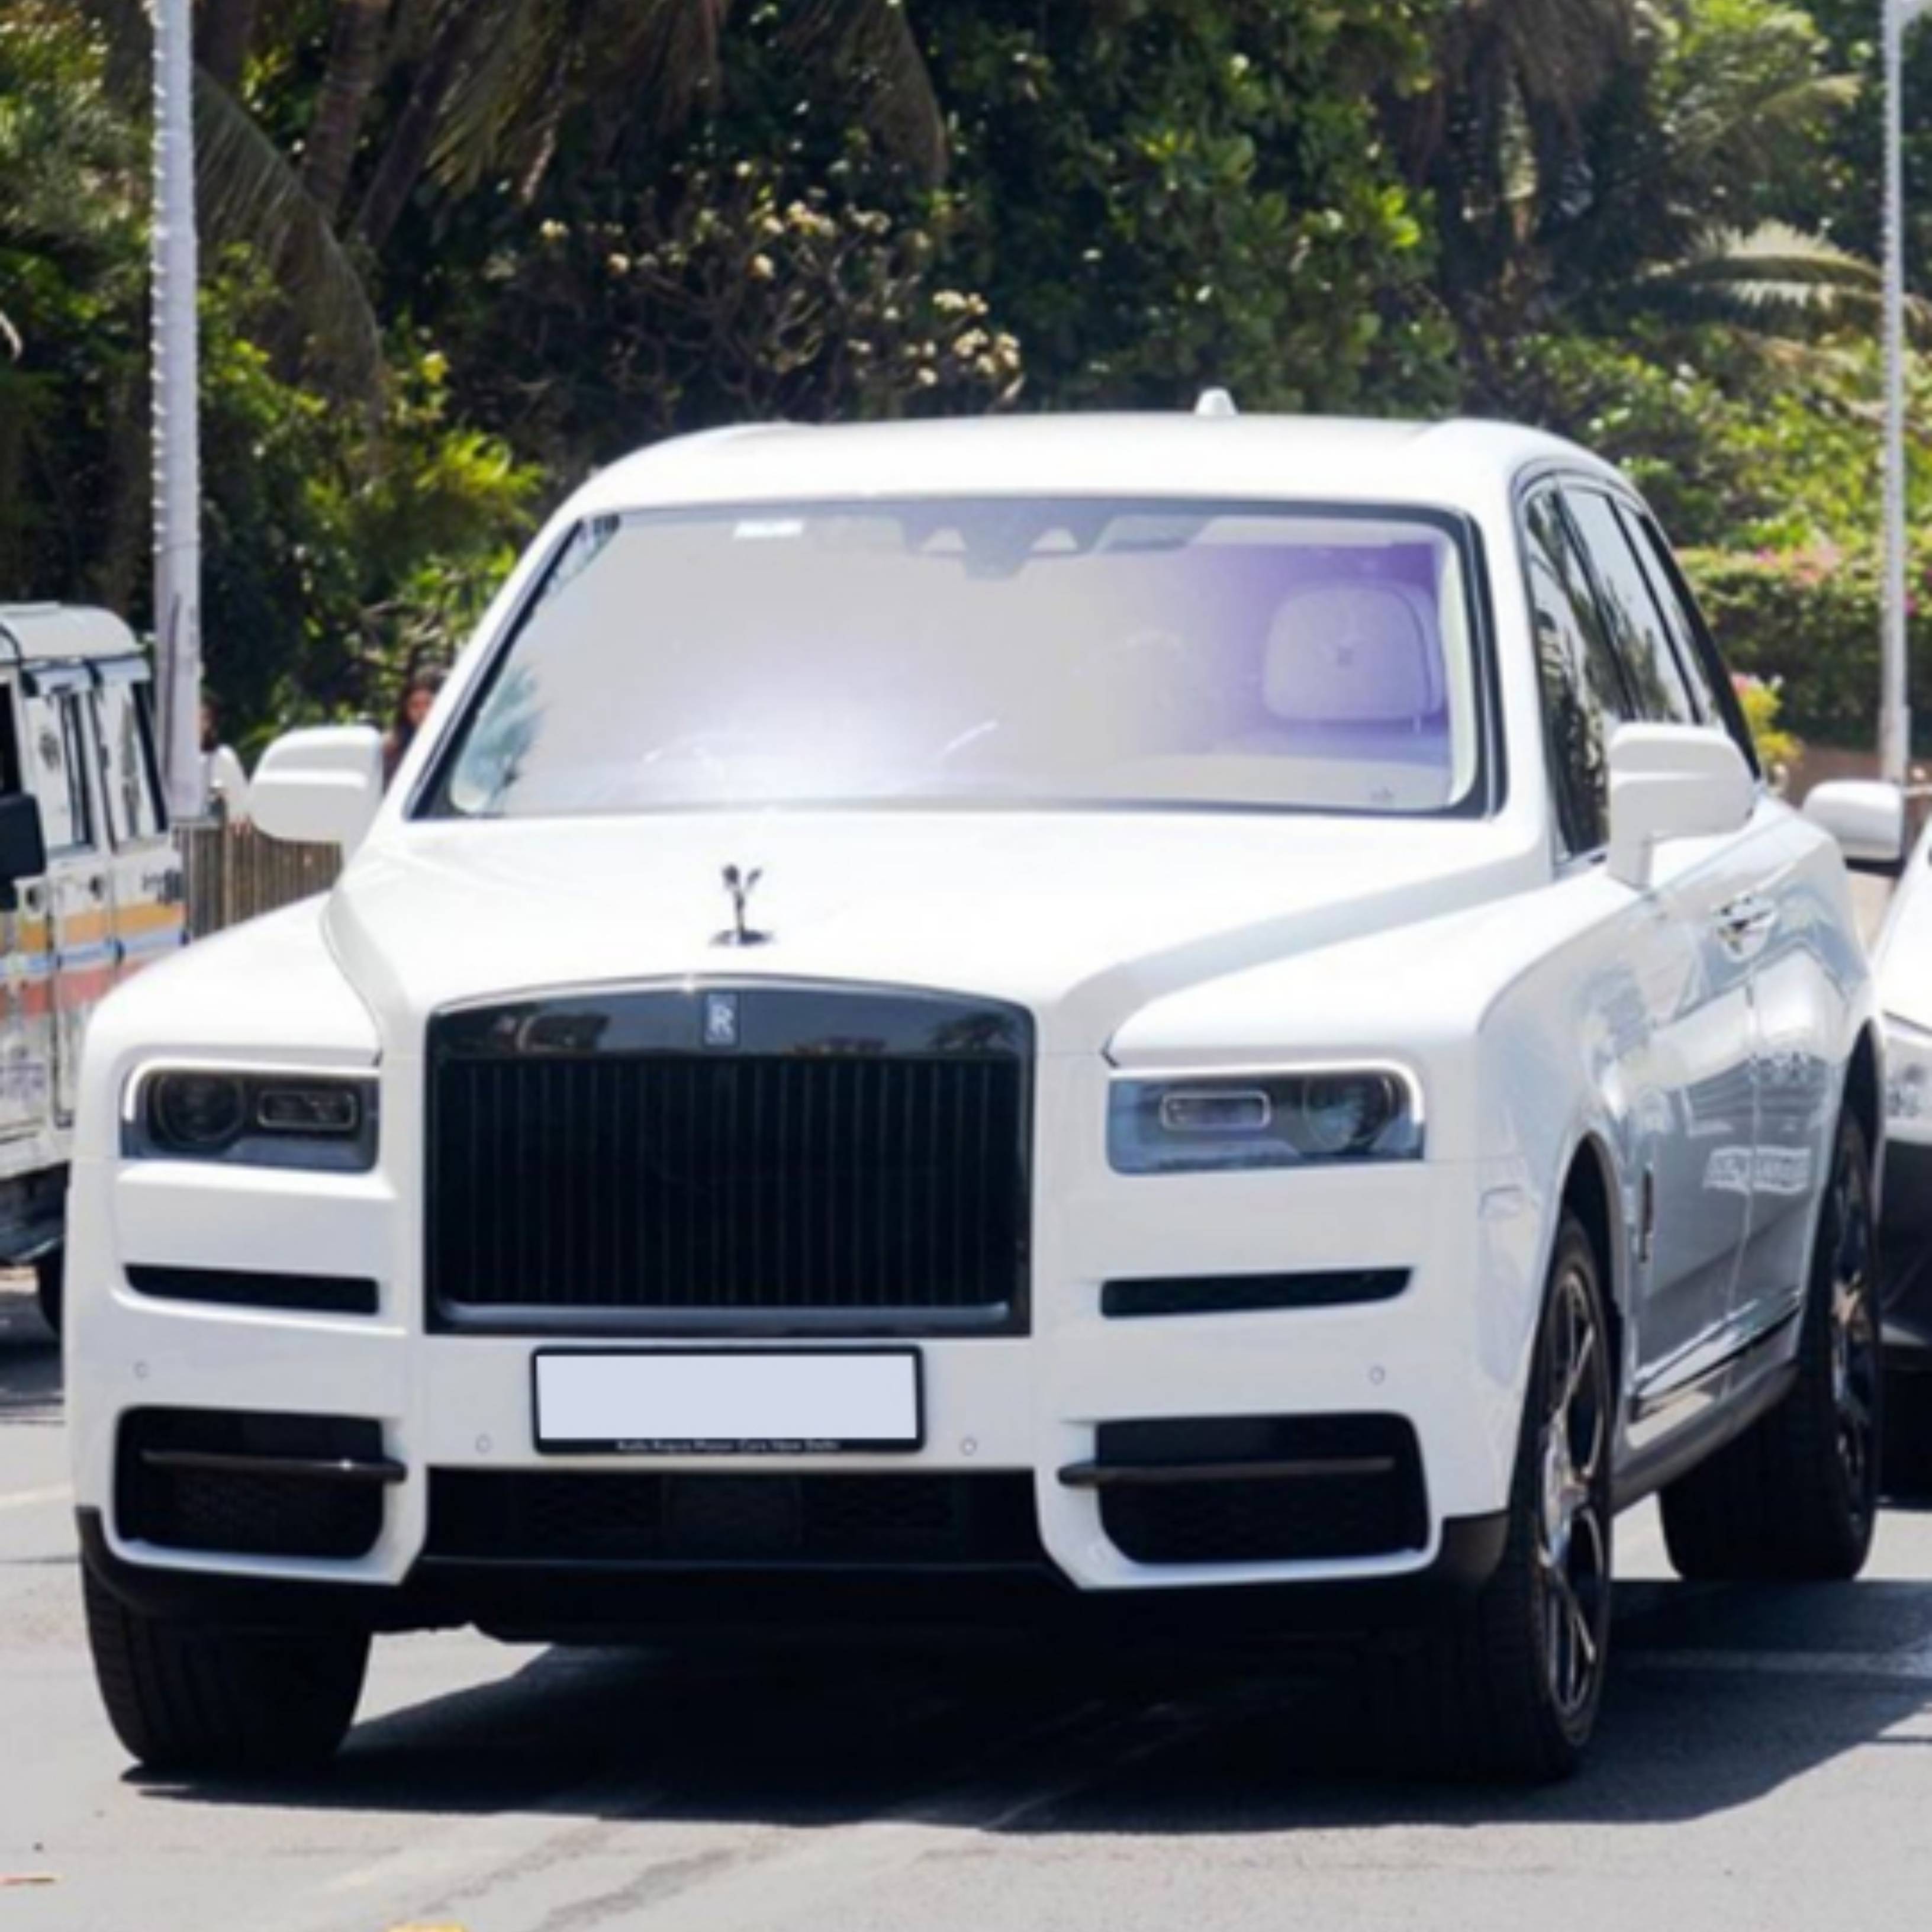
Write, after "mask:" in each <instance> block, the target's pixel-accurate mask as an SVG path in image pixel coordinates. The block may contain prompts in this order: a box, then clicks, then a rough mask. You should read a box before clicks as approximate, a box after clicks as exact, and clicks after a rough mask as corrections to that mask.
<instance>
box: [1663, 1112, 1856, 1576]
mask: <svg viewBox="0 0 1932 1932" xmlns="http://www.w3.org/2000/svg"><path fill="white" fill-rule="evenodd" d="M1877 1274H1878V1271H1877V1267H1876V1228H1875V1225H1874V1223H1873V1215H1872V1177H1871V1154H1870V1149H1869V1148H1867V1145H1866V1142H1865V1136H1864V1129H1863V1128H1862V1127H1860V1126H1859V1124H1858V1122H1857V1121H1855V1120H1853V1119H1852V1118H1849V1116H1848V1117H1847V1118H1846V1119H1844V1120H1843V1121H1841V1123H1840V1124H1839V1127H1838V1142H1837V1145H1836V1148H1835V1152H1834V1154H1833V1156H1832V1178H1831V1182H1830V1184H1829V1187H1828V1188H1827V1190H1826V1196H1825V1202H1824V1206H1823V1211H1822V1212H1821V1213H1820V1216H1819V1218H1818V1234H1817V1241H1816V1243H1815V1244H1814V1248H1813V1251H1812V1256H1811V1280H1810V1281H1809V1282H1808V1283H1807V1285H1806V1289H1807V1292H1806V1295H1805V1309H1804V1313H1803V1315H1802V1317H1801V1325H1800V1327H1799V1336H1798V1376H1797V1380H1796V1382H1794V1383H1793V1385H1792V1388H1791V1390H1790V1394H1787V1395H1786V1396H1785V1397H1784V1398H1783V1399H1782V1400H1781V1401H1780V1402H1779V1403H1778V1406H1777V1407H1776V1408H1775V1409H1772V1410H1771V1411H1770V1412H1769V1414H1767V1415H1764V1416H1763V1417H1761V1418H1760V1419H1759V1420H1758V1421H1757V1422H1755V1423H1754V1424H1752V1425H1751V1427H1750V1428H1749V1429H1748V1430H1746V1431H1745V1433H1744V1434H1743V1435H1742V1436H1739V1437H1738V1439H1736V1441H1735V1442H1730V1443H1728V1444H1727V1445H1725V1447H1724V1448H1722V1449H1720V1450H1719V1451H1718V1452H1717V1454H1715V1455H1714V1456H1712V1457H1711V1458H1710V1459H1709V1460H1708V1461H1707V1462H1704V1463H1700V1464H1699V1466H1697V1468H1696V1469H1693V1470H1692V1471H1691V1472H1690V1474H1689V1475H1686V1476H1684V1477H1682V1478H1680V1479H1679V1481H1676V1482H1675V1483H1673V1484H1671V1486H1670V1487H1669V1488H1668V1489H1667V1490H1665V1491H1664V1496H1663V1499H1662V1501H1663V1511H1664V1543H1665V1546H1666V1547H1667V1549H1668V1550H1669V1551H1670V1560H1671V1562H1672V1563H1673V1565H1675V1566H1676V1571H1677V1573H1678V1574H1679V1576H1681V1577H1686V1578H1688V1579H1690V1580H1692V1581H1694V1582H1698V1583H1704V1582H1728V1581H1746V1582H1764V1581H1774V1582H1790V1583H1807V1582H1835V1581H1843V1580H1845V1579H1846V1578H1848V1577H1855V1576H1856V1575H1857V1574H1858V1572H1859V1571H1861V1569H1863V1568H1864V1563H1865V1559H1866V1557H1867V1556H1868V1555H1869V1554H1870V1550H1871V1541H1872V1532H1873V1529H1874V1528H1875V1527H1876V1523H1877V1520H1878V1499H1879V1463H1880V1460H1881V1445H1882V1440H1883V1421H1884V1418H1883V1409H1884V1397H1883V1388H1884V1377H1883V1375H1882V1371H1881V1368H1880V1363H1879V1323H1878V1311H1877V1304H1876V1294H1875V1284H1876V1280H1877Z"/></svg>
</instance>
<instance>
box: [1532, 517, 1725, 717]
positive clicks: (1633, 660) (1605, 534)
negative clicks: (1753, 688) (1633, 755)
mask: <svg viewBox="0 0 1932 1932" xmlns="http://www.w3.org/2000/svg"><path fill="white" fill-rule="evenodd" d="M1563 500H1564V502H1565V505H1567V506H1568V508H1569V511H1570V514H1571V519H1572V520H1574V523H1576V526H1577V535H1578V536H1579V537H1580V538H1582V539H1583V550H1584V553H1585V554H1586V556H1588V557H1589V559H1590V567H1591V568H1592V571H1594V572H1595V575H1596V580H1597V590H1598V607H1599V608H1600V609H1601V610H1602V612H1603V613H1604V626H1605V628H1607V630H1608V631H1609V632H1610V637H1611V639H1612V640H1613V643H1615V644H1616V649H1617V655H1619V657H1620V658H1622V660H1623V665H1624V670H1625V672H1626V673H1627V674H1628V676H1629V679H1630V682H1631V688H1632V689H1633V691H1634V693H1635V694H1636V697H1637V703H1638V706H1639V707H1640V709H1641V710H1642V711H1643V715H1645V716H1646V718H1651V719H1652V720H1653V721H1655V722H1656V723H1658V724H1702V723H1703V721H1704V719H1705V718H1709V717H1712V716H1714V715H1715V713H1713V712H1710V711H1708V710H1706V711H1703V712H1700V709H1699V707H1698V703H1697V698H1696V697H1694V696H1693V694H1692V693H1691V686H1690V685H1689V684H1688V682H1686V680H1685V674H1684V670H1683V668H1682V666H1681V665H1680V664H1679V662H1678V658H1677V649H1676V645H1675V643H1673V640H1672V639H1671V637H1670V634H1669V632H1668V631H1667V629H1666V628H1665V626H1664V615H1663V613H1662V612H1661V610H1659V609H1658V603H1657V599H1656V598H1655V597H1654V596H1653V595H1652V594H1651V588H1650V582H1649V579H1648V578H1647V577H1646V576H1645V575H1644V573H1643V565H1642V564H1641V563H1640V562H1638V561H1637V552H1636V551H1635V550H1633V549H1632V548H1631V540H1630V538H1629V537H1628V535H1626V534H1625V530H1624V526H1623V525H1622V523H1620V522H1619V520H1618V518H1617V512H1616V507H1615V505H1613V504H1612V502H1611V501H1610V498H1609V497H1608V496H1605V495H1604V494H1603V493H1602V492H1601V491H1600V490H1579V489H1566V490H1565V491H1564V493H1563Z"/></svg>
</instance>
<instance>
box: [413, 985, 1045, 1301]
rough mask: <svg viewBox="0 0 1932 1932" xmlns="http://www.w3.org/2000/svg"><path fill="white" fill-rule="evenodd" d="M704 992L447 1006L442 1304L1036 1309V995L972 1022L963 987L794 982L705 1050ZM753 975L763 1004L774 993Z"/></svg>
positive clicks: (435, 1130)
mask: <svg viewBox="0 0 1932 1932" xmlns="http://www.w3.org/2000/svg"><path fill="white" fill-rule="evenodd" d="M700 995H701V989H700V993H699V994H694V993H692V992H690V991H688V989H681V990H680V991H679V992H677V993H676V994H655V993H642V992H640V993H637V994H604V995H584V996H582V997H581V998H578V999H575V1000H571V1001H565V1000H564V999H563V998H562V996H559V997H558V998H556V1000H554V1001H548V1002H532V1003H522V1004H517V1005H515V1006H511V1007H503V1008H499V1009H493V1010H488V1011H487V1012H481V1013H479V1012H478V1011H476V1010H464V1011H463V1013H460V1014H453V1015H445V1016H439V1018H438V1019H437V1021H435V1022H433V1024H432V1027H431V1042H430V1055H429V1061H430V1089H429V1094H428V1121H429V1127H428V1175H429V1183H430V1186H429V1203H428V1214H427V1217H426V1221H427V1236H426V1238H427V1244H428V1254H427V1257H426V1259H427V1264H428V1277H429V1282H430V1287H431V1310H432V1318H433V1319H445V1318H446V1319H448V1320H449V1321H451V1322H455V1323H456V1324H458V1325H466V1326H490V1325H492V1322H491V1318H492V1317H502V1318H503V1319H506V1320H508V1322H509V1324H510V1325H511V1326H512V1327H517V1328H533V1329H536V1330H538V1331H541V1328H542V1326H543V1321H542V1318H543V1316H544V1314H545V1313H546V1312H558V1311H570V1312H571V1314H572V1315H573V1316H585V1315H588V1316H597V1317H598V1318H600V1319H604V1320H606V1321H607V1322H609V1323H612V1324H614V1325H615V1328H616V1330H617V1331H622V1330H623V1329H625V1328H630V1329H631V1330H633V1331H635V1330H637V1329H638V1328H646V1329H647V1328H648V1327H649V1318H651V1317H652V1316H661V1317H663V1318H665V1319H666V1320H667V1325H668V1326H669V1327H670V1328H671V1329H673V1331H679V1332H681V1331H684V1330H685V1329H691V1328H696V1329H698V1330H700V1331H701V1330H702V1329H703V1328H705V1327H706V1325H707V1322H706V1318H713V1319H711V1320H710V1322H709V1325H710V1326H713V1327H715V1326H716V1325H718V1323H719V1322H722V1323H723V1324H724V1325H726V1326H727V1327H730V1326H733V1325H736V1326H744V1327H746V1328H748V1329H749V1330H751V1331H756V1330H757V1328H759V1327H760V1326H761V1325H763V1326H765V1327H767V1328H769V1327H770V1326H772V1325H773V1324H774V1323H775V1324H776V1325H778V1326H779V1327H781V1328H782V1326H783V1325H784V1323H783V1318H784V1316H787V1315H794V1316H803V1317H805V1318H807V1319H808V1320H811V1321H812V1322H814V1323H815V1324H816V1325H818V1326H820V1327H823V1326H825V1325H826V1322H827V1321H828V1320H829V1321H831V1322H832V1325H833V1327H834V1328H835V1327H836V1325H837V1323H838V1322H840V1321H844V1322H848V1324H849V1325H850V1327H852V1328H854V1329H855V1330H859V1331H863V1330H864V1329H865V1327H866V1326H867V1323H866V1319H865V1318H866V1317H868V1316H874V1317H889V1318H892V1319H893V1320H894V1321H895V1322H896V1323H898V1325H901V1326H907V1325H909V1326H913V1327H916V1326H917V1325H918V1322H919V1319H920V1318H922V1317H923V1318H926V1319H930V1318H931V1317H932V1316H935V1315H938V1314H944V1315H946V1316H953V1317H955V1318H957V1319H959V1321H961V1322H965V1324H966V1325H968V1326H969V1327H978V1328H989V1329H995V1330H999V1331H1002V1332H1010V1329H1011V1328H1012V1327H1013V1326H1014V1325H1017V1324H1019V1323H1020V1322H1023V1320H1024V1317H1025V1283H1026V1269H1027V1258H1026V1245H1027V1237H1028V1220H1029V1208H1028V1199H1027V1180H1026V1175H1027V1166H1028V1163H1027V1154H1026V1147H1027V1136H1028V1115H1029V1109H1030V1087H1031V1031H1030V1029H1029V1028H1028V1027H1027V1025H1026V1022H1025V1019H1024V1016H1017V1017H1014V1016H1010V1010H1006V1009H991V1008H984V1007H980V1008H974V1009H972V1010H971V1017H972V1019H973V1020H974V1023H975V1025H977V1028H978V1031H974V1028H973V1027H970V1026H969V1025H968V1024H967V1021H966V1019H964V1018H962V1019H960V1020H959V1022H958V1023H957V1025H956V1028H948V1027H947V1025H945V1023H944V1022H945V1021H946V1019H947V1013H948V1012H949V1010H950V1008H952V1007H957V1006H959V1005H962V1004H964V1003H958V1002H951V1003H949V1002H947V1001H944V999H941V998H939V997H938V996H932V997H931V998H930V999H927V998H926V997H925V996H917V995H903V996H898V995H895V996H891V998H892V1000H894V1001H895V1002H896V1004H895V1005H893V1006H892V1007H890V1008H889V1010H887V1011H886V1013H885V1016H884V1019H883V1022H882V1021H880V1019H879V1018H878V1013H877V998H878V996H873V997H872V998H870V999H868V998H867V997H866V996H844V995H834V994H829V993H825V992H819V991H816V990H814V991H813V992H809V993H805V992H796V991H793V992H789V993H787V995H784V999H785V1001H787V1004H785V1005H784V1006H783V1007H782V1008H781V1010H779V1012H778V1015H777V1017H776V1019H775V1020H772V1021H770V1022H764V1023H763V1031H760V1030H759V1029H758V1028H754V1027H752V1026H751V1025H749V1024H748V1025H747V1029H746V1033H745V1039H744V1040H743V1042H742V1045H741V1046H739V1047H738V1048H737V1049H734V1050H730V1051H726V1052H717V1051H707V1050H706V1049H705V1048H704V1047H703V1046H702V1045H701V1043H700V1042H701V1040H702V1037H703V1036H702V1035H701V1034H700V1032H699V1031H698V1030H697V1022H696V1019H695V1015H694V1008H693V1006H692V1002H693V1001H694V1000H695V999H697V998H699V997H700ZM741 997H742V998H743V999H744V1000H745V1001H746V1003H747V1006H748V1007H750V1006H751V1004H752V1003H753V1002H757V1003H759V1009H760V1014H761V1015H762V1004H763V1002H764V1001H766V998H768V997H769V996H768V995H766V993H764V992H763V991H762V990H747V991H746V992H744V993H743V994H742V995H741ZM801 1015H802V1016H803V1017H802V1019H801V1018H800V1016H801ZM989 1015H990V1016H992V1017H991V1018H990V1019H988V1018H987V1017H986V1016H989ZM806 1022H811V1025H807V1024H806ZM680 1028H682V1031H680ZM814 1028H815V1031H814ZM774 1034H775V1035H776V1036H777V1037H772V1035H774ZM563 1326H564V1327H565V1328H580V1327H582V1326H583V1323H582V1322H581V1321H580V1320H577V1321H574V1322H566V1323H565V1324H563Z"/></svg>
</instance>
